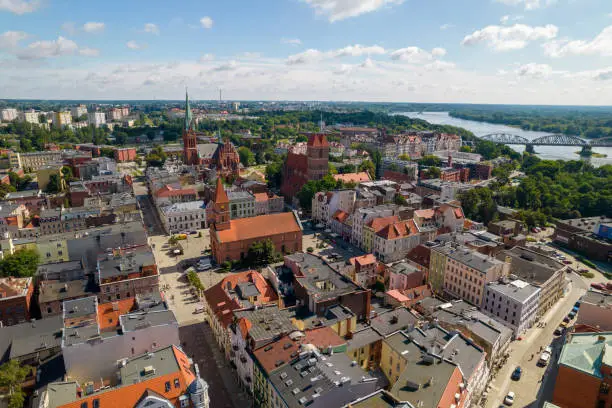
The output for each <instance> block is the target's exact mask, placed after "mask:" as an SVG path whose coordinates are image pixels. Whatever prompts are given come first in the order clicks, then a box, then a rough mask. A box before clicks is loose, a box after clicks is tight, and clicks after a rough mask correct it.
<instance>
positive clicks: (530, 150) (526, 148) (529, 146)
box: [525, 143, 535, 154]
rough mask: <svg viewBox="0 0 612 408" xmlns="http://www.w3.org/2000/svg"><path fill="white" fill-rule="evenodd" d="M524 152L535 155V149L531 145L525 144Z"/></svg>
mask: <svg viewBox="0 0 612 408" xmlns="http://www.w3.org/2000/svg"><path fill="white" fill-rule="evenodd" d="M525 152H527V153H531V154H535V149H534V148H533V145H532V144H531V143H527V144H526V145H525Z"/></svg>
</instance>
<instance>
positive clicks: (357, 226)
mask: <svg viewBox="0 0 612 408" xmlns="http://www.w3.org/2000/svg"><path fill="white" fill-rule="evenodd" d="M398 214H399V206H397V205H379V206H376V207H372V208H359V209H357V210H356V211H355V213H354V214H353V217H352V218H353V229H352V231H351V234H352V235H351V241H352V243H353V244H354V245H358V246H359V247H361V246H362V243H363V226H364V225H366V224H367V223H368V222H370V220H372V219H374V218H381V217H391V216H393V215H398Z"/></svg>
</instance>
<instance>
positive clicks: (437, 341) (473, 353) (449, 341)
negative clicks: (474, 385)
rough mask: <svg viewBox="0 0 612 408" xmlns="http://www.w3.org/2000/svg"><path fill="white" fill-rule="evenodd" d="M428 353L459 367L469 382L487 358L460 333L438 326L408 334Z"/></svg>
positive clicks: (418, 329)
mask: <svg viewBox="0 0 612 408" xmlns="http://www.w3.org/2000/svg"><path fill="white" fill-rule="evenodd" d="M408 336H409V337H410V338H412V340H413V341H415V342H416V343H417V344H419V345H420V346H422V347H424V348H425V349H426V350H427V352H428V353H430V354H435V355H438V356H441V357H443V358H445V359H447V360H448V361H451V362H453V363H455V364H457V365H458V366H459V368H460V369H461V372H462V373H463V375H464V376H465V378H466V379H467V380H469V379H471V378H472V375H473V374H474V372H475V371H476V369H477V368H478V366H479V365H480V364H481V362H482V361H483V360H484V358H485V354H486V353H485V352H484V351H483V350H482V349H481V348H480V347H479V346H477V345H476V344H474V343H473V342H472V341H470V340H468V339H467V338H465V337H463V336H462V335H461V334H460V333H458V332H449V331H446V330H444V329H443V328H441V327H439V326H437V325H431V326H430V327H428V328H423V329H420V328H416V329H414V330H412V331H411V332H409V333H408Z"/></svg>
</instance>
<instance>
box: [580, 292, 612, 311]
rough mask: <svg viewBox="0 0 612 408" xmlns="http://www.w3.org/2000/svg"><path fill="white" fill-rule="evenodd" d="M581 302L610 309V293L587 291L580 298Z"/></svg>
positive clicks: (611, 294) (611, 300)
mask: <svg viewBox="0 0 612 408" xmlns="http://www.w3.org/2000/svg"><path fill="white" fill-rule="evenodd" d="M581 302H582V303H590V304H592V305H598V306H600V307H612V293H604V292H600V291H595V290H589V291H588V292H586V293H585V294H584V295H583V296H582V299H581Z"/></svg>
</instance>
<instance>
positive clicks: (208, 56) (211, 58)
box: [200, 54, 215, 62]
mask: <svg viewBox="0 0 612 408" xmlns="http://www.w3.org/2000/svg"><path fill="white" fill-rule="evenodd" d="M214 59H215V56H214V55H213V54H204V55H202V56H201V57H200V62H209V61H214Z"/></svg>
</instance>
